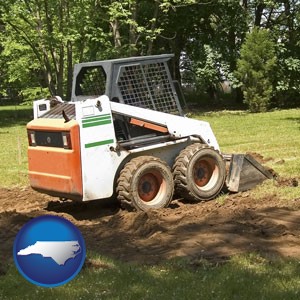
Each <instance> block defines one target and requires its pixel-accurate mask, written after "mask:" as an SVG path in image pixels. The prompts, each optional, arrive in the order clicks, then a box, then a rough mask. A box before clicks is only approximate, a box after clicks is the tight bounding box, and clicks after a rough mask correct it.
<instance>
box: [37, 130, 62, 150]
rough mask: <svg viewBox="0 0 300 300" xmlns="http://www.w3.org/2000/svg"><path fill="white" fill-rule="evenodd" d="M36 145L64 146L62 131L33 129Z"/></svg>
mask: <svg viewBox="0 0 300 300" xmlns="http://www.w3.org/2000/svg"><path fill="white" fill-rule="evenodd" d="M35 143H36V146H44V147H56V148H64V144H63V138H62V132H47V131H35Z"/></svg>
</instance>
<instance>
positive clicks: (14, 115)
mask: <svg viewBox="0 0 300 300" xmlns="http://www.w3.org/2000/svg"><path fill="white" fill-rule="evenodd" d="M32 115H33V113H32V108H31V107H28V106H0V149H1V150H0V161H1V164H0V185H1V186H5V187H9V186H16V185H21V186H23V185H28V178H27V144H28V142H27V134H26V124H27V122H28V121H30V120H31V119H32Z"/></svg>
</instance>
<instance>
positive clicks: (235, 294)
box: [0, 106, 300, 300]
mask: <svg viewBox="0 0 300 300" xmlns="http://www.w3.org/2000/svg"><path fill="white" fill-rule="evenodd" d="M192 117H194V118H197V119H202V120H206V121H208V122H210V124H211V126H212V128H213V131H214V133H215V135H216V137H217V140H218V142H219V144H220V147H221V149H222V151H223V152H224V153H245V152H256V153H259V154H261V155H262V156H263V157H264V159H265V160H266V161H267V163H266V164H267V165H268V166H269V167H271V168H273V169H274V170H275V172H277V173H278V174H279V176H281V177H285V178H293V177H297V178H298V179H299V177H300V175H299V174H300V110H296V109H293V110H282V111H273V112H268V113H263V114H249V113H247V112H243V111H237V112H234V111H231V112H228V111H222V112H214V113H205V114H193V115H192ZM31 118H32V112H31V108H28V107H14V106H12V107H0V138H1V139H0V147H1V151H0V159H1V165H0V186H2V187H3V186H8V187H11V186H16V185H20V186H23V185H28V179H27V175H26V174H27V158H26V147H27V137H26V129H25V125H26V123H27V122H28V121H29V120H30V119H31ZM251 193H253V195H255V196H256V197H262V196H265V195H268V193H273V194H274V193H276V195H278V197H279V198H280V199H282V201H289V200H291V199H295V198H296V197H299V195H300V187H297V188H294V187H293V188H292V187H280V188H279V187H276V185H275V184H274V182H272V181H269V182H266V183H264V184H263V185H262V186H260V187H258V188H256V189H255V190H254V191H251ZM0 201H1V200H0ZM0 242H1V241H0ZM0 258H1V253H0ZM87 259H88V260H89V261H90V262H92V263H91V266H90V267H86V268H84V269H83V270H82V271H81V272H80V274H79V275H78V276H77V277H76V278H75V279H74V280H72V281H71V282H69V283H67V284H66V285H64V286H61V287H58V288H52V289H47V288H40V287H36V286H34V285H32V284H30V283H28V282H27V281H26V280H25V279H23V278H22V276H21V275H20V274H19V273H18V272H17V270H16V268H15V266H14V265H13V264H9V265H8V272H7V273H6V274H5V275H1V273H0V299H72V300H73V299H251V300H252V299H278V300H279V299H280V300H283V299H287V300H292V299H299V298H300V262H299V261H298V260H290V259H285V260H282V259H279V258H276V259H275V258H274V257H269V258H268V257H261V256H260V255H258V254H254V253H252V254H247V255H242V256H234V257H232V258H231V260H230V261H228V262H225V263H220V264H216V263H214V264H211V263H209V262H207V261H204V260H203V261H189V260H184V259H177V260H172V261H167V262H165V263H164V264H160V265H155V266H148V265H137V264H127V263H123V262H120V261H117V260H110V259H108V258H106V257H100V256H99V254H98V253H88V257H87ZM1 263H3V262H1Z"/></svg>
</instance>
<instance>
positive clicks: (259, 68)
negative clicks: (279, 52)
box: [235, 27, 276, 112]
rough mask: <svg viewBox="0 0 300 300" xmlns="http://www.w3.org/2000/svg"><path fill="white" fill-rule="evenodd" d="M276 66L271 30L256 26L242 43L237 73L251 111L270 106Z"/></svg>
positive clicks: (261, 109)
mask: <svg viewBox="0 0 300 300" xmlns="http://www.w3.org/2000/svg"><path fill="white" fill-rule="evenodd" d="M275 66H276V54H275V43H274V42H273V40H272V39H271V35H270V33H269V31H268V30H265V29H259V28H257V27H255V28H254V29H253V31H252V32H251V33H249V34H248V35H247V36H246V40H245V43H244V44H243V45H242V48H241V58H240V59H239V60H238V62H237V71H236V73H235V75H236V76H237V78H238V79H239V80H240V82H241V84H242V88H243V93H244V98H245V103H246V104H247V105H248V106H249V108H250V111H252V112H262V111H266V110H267V108H268V107H269V104H270V101H271V97H272V94H273V82H272V77H273V71H274V70H275Z"/></svg>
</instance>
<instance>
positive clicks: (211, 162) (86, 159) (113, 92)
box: [27, 55, 271, 210]
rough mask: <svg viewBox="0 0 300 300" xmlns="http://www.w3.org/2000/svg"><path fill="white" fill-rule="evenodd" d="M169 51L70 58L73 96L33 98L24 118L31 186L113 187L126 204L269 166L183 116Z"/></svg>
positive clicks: (239, 179)
mask: <svg viewBox="0 0 300 300" xmlns="http://www.w3.org/2000/svg"><path fill="white" fill-rule="evenodd" d="M171 57H172V55H156V56H146V57H133V58H126V59H115V60H107V61H96V62H89V63H80V64H77V65H75V68H74V76H73V86H72V99H71V100H70V101H69V102H64V101H62V100H61V99H60V98H59V97H54V98H53V99H42V100H38V101H35V102H34V119H33V120H32V121H31V122H29V123H28V124H27V132H28V140H29V147H28V160H29V179H30V184H31V186H32V188H33V189H35V190H37V191H39V192H42V193H46V194H49V195H51V196H55V197H59V198H61V199H72V200H78V201H88V200H96V199H103V198H110V197H114V196H116V197H117V199H118V200H119V201H120V202H121V205H122V206H124V207H126V208H129V209H137V210H148V209H151V208H161V207H166V206H168V204H169V203H170V201H171V200H172V197H173V194H174V191H176V194H177V195H179V196H180V197H183V198H185V199H188V200H191V201H203V200H204V201H205V200H210V199H213V198H215V197H216V196H217V195H218V194H219V193H220V191H221V190H222V189H223V188H224V186H225V187H226V186H227V188H228V189H229V190H230V191H233V192H238V191H242V190H246V189H249V188H251V187H253V186H254V185H256V184H258V183H260V182H261V181H262V180H264V179H266V178H270V177H271V174H270V173H268V171H267V170H265V169H264V168H263V167H262V166H261V165H260V164H259V163H258V162H257V161H255V160H254V159H253V158H252V157H250V156H247V155H225V154H222V152H221V151H220V148H219V145H218V142H217V139H216V137H215V135H214V133H213V131H212V129H211V127H210V125H209V123H207V122H204V121H198V120H194V119H190V118H187V117H184V116H183V115H182V110H181V106H180V103H179V100H178V96H177V93H176V90H175V85H174V82H173V80H172V78H171V75H170V71H169V68H168V61H169V60H170V59H171Z"/></svg>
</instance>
